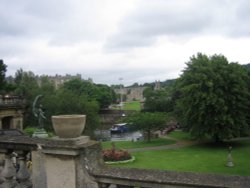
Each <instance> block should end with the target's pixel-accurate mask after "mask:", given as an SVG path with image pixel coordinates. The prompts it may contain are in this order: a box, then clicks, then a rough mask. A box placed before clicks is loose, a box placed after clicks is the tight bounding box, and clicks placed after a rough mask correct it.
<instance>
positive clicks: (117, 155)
mask: <svg viewBox="0 0 250 188" xmlns="http://www.w3.org/2000/svg"><path fill="white" fill-rule="evenodd" d="M102 156H103V160H104V161H105V162H106V161H109V162H110V161H113V162H114V161H125V160H129V159H131V158H132V157H131V155H130V154H129V153H128V151H126V150H113V149H106V150H103V151H102Z"/></svg>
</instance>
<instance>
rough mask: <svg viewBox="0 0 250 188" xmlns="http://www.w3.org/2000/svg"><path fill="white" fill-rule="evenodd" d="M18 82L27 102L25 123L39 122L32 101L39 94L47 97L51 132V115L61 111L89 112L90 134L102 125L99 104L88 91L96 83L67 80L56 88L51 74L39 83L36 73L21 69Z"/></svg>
mask: <svg viewBox="0 0 250 188" xmlns="http://www.w3.org/2000/svg"><path fill="white" fill-rule="evenodd" d="M15 83H16V85H17V89H16V91H15V92H16V94H19V95H22V96H23V97H24V98H25V99H26V102H27V109H26V113H25V117H24V126H36V125H37V119H35V118H34V116H33V113H32V104H33V101H34V99H35V97H36V96H37V95H38V94H39V95H42V96H43V98H42V99H41V101H40V102H41V104H42V105H43V107H44V109H43V110H44V111H45V116H46V117H47V119H46V120H45V122H44V123H45V128H46V130H47V131H52V122H51V118H50V117H51V116H52V115H58V114H86V115H87V121H86V132H88V133H87V134H89V135H91V133H92V130H93V129H95V128H96V126H98V125H99V116H98V111H99V104H98V102H97V101H96V100H95V99H94V98H91V97H90V96H89V95H87V94H86V93H87V91H88V92H90V91H91V90H92V84H90V83H89V84H86V83H85V82H84V83H82V81H81V80H73V81H72V82H66V83H65V85H63V86H62V87H60V88H59V89H57V90H56V88H55V85H54V83H53V82H52V81H50V80H49V79H48V77H47V76H44V77H42V78H41V79H39V83H38V80H37V78H36V76H35V75H34V74H33V73H32V72H25V71H23V70H22V69H20V70H18V71H17V73H16V77H15ZM87 87H90V88H87Z"/></svg>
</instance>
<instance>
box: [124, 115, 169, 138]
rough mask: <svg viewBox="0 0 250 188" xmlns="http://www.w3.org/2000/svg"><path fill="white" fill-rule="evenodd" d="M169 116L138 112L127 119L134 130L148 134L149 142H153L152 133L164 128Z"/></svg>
mask: <svg viewBox="0 0 250 188" xmlns="http://www.w3.org/2000/svg"><path fill="white" fill-rule="evenodd" d="M166 120H167V116H166V114H165V113H160V112H155V113H151V112H137V113H134V114H131V115H130V116H128V117H127V118H126V122H128V123H130V124H131V126H132V127H133V128H134V129H137V130H143V131H144V132H146V134H147V139H148V140H147V141H148V142H150V140H151V131H153V130H158V129H160V128H163V127H164V126H165V125H166Z"/></svg>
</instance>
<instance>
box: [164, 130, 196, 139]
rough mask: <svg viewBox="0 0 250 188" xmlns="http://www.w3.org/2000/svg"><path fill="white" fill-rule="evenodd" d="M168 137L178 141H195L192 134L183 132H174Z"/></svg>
mask: <svg viewBox="0 0 250 188" xmlns="http://www.w3.org/2000/svg"><path fill="white" fill-rule="evenodd" d="M168 136H169V137H172V138H175V139H178V140H193V138H192V136H191V135H190V133H188V132H183V131H172V132H170V133H169V134H168Z"/></svg>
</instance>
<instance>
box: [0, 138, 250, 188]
mask: <svg viewBox="0 0 250 188" xmlns="http://www.w3.org/2000/svg"><path fill="white" fill-rule="evenodd" d="M29 153H31V158H32V171H31V174H30V170H28V169H27V156H29V155H28V154H29ZM1 155H2V159H3V160H4V163H3V161H2V162H1V160H0V188H10V187H11V188H14V187H15V188H24V187H25V188H29V187H33V188H132V187H133V188H135V187H136V188H191V187H197V188H198V187H201V188H202V187H204V188H205V187H206V188H249V187H250V177H249V176H227V175H215V174H200V173H190V172H173V171H160V170H146V169H131V168H113V167H112V168H111V167H107V166H106V165H105V164H104V163H103V160H102V157H101V146H100V143H99V142H95V141H91V140H89V138H88V137H86V136H83V137H78V138H74V139H58V138H57V139H39V138H36V139H33V138H29V137H27V136H23V135H19V136H7V135H3V136H1V137H0V156H1ZM15 158H16V160H13V159H15ZM15 161H16V162H15Z"/></svg>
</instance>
